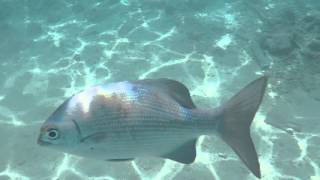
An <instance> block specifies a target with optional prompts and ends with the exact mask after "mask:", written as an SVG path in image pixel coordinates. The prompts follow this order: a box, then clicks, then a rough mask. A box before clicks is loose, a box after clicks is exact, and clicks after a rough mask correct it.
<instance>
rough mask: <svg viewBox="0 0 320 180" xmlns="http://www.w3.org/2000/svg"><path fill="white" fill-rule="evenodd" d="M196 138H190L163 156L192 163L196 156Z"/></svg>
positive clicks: (180, 161) (184, 162)
mask: <svg viewBox="0 0 320 180" xmlns="http://www.w3.org/2000/svg"><path fill="white" fill-rule="evenodd" d="M196 142H197V140H196V139H193V140H189V141H187V142H185V143H184V144H182V145H181V146H179V147H178V148H176V149H175V150H173V151H172V152H169V153H167V154H165V155H163V156H162V157H163V158H167V159H171V160H173V161H177V162H179V163H183V164H191V163H193V162H194V160H195V158H196Z"/></svg>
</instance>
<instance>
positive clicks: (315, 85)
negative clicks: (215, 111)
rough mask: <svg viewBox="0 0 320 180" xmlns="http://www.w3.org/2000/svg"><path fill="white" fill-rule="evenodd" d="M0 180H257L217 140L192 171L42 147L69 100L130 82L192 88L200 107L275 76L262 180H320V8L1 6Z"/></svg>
mask: <svg viewBox="0 0 320 180" xmlns="http://www.w3.org/2000/svg"><path fill="white" fill-rule="evenodd" d="M0 40H1V41H0V123H1V126H0V135H1V136H0V139H1V141H0V142H1V144H2V145H1V148H0V179H1V180H2V179H17V180H20V179H21V180H28V179H32V180H33V179H36V180H42V179H43V180H51V179H52V180H55V179H59V180H62V179H66V180H69V179H71V180H73V179H97V180H102V179H110V180H111V179H112V180H113V179H116V180H118V179H120V180H124V179H129V180H131V179H132V180H136V179H143V180H148V179H157V180H160V179H166V180H167V179H173V180H182V179H183V180H194V179H216V180H225V179H227V180H229V179H230V180H233V179H255V177H254V176H253V175H252V174H251V173H250V172H249V171H248V170H247V169H246V167H245V165H244V164H243V163H242V162H241V161H240V160H239V159H238V157H237V156H236V155H235V153H234V152H233V151H232V150H231V149H230V148H229V147H228V146H227V145H226V144H224V143H223V142H222V140H221V139H219V138H218V137H207V136H203V137H201V138H200V139H199V140H198V144H197V158H196V162H195V163H194V164H192V165H188V166H184V165H182V164H179V163H176V162H173V161H170V160H164V159H159V158H150V159H149V158H148V159H137V160H135V161H133V162H122V163H119V162H118V163H115V162H104V161H96V160H91V159H84V158H80V157H76V156H72V155H69V154H63V153H61V152H57V151H53V150H51V149H47V148H42V147H40V146H38V145H37V144H36V139H37V135H38V133H39V128H40V126H41V124H42V122H43V121H44V120H45V119H46V118H47V117H48V116H49V115H50V114H51V113H52V112H53V111H54V110H55V108H57V106H58V105H59V104H60V103H62V102H63V101H64V100H65V99H66V98H67V97H69V96H71V95H72V94H74V93H76V92H79V91H80V90H82V89H85V88H86V87H89V86H92V85H95V84H100V83H105V82H115V81H121V80H135V79H144V78H160V77H167V78H171V79H175V80H178V81H181V82H183V83H184V84H185V85H186V86H187V87H188V88H189V89H190V92H191V95H192V98H193V99H194V101H195V103H196V104H197V105H198V106H206V107H207V106H208V107H214V106H217V105H219V104H222V103H223V102H224V101H226V100H227V99H228V98H230V97H231V96H232V95H233V94H234V93H236V92H238V91H239V90H240V89H241V88H242V87H243V86H244V85H246V84H247V83H248V82H250V81H251V80H253V79H256V78H257V77H259V76H261V75H263V74H266V75H268V76H269V77H270V79H269V85H268V89H267V92H266V96H265V98H264V101H263V104H262V105H261V108H260V110H259V112H258V113H257V115H256V117H255V120H254V123H253V125H252V126H251V134H252V136H253V139H254V143H255V145H256V149H257V152H258V155H259V160H260V165H261V173H262V179H288V180H289V179H290V180H291V179H296V180H300V179H312V180H319V179H320V153H319V147H320V146H319V144H320V112H319V107H320V98H319V94H320V1H315V0H314V1H311V0H306V1H303V0H294V1H275V0H264V1H258V0H252V1H249V0H238V1H227V0H225V1H222V0H220V1H209V0H202V1H200V0H198V1H196V0H175V1H170V0H131V1H130V0H122V1H117V0H109V1H90V2H87V1H86V2H85V1H81V2H80V1H72V0H66V1H61V0H56V1H49V0H48V1H40V0H34V1H31V0H29V1H28V0H24V1H18V0H12V1H7V0H1V1H0Z"/></svg>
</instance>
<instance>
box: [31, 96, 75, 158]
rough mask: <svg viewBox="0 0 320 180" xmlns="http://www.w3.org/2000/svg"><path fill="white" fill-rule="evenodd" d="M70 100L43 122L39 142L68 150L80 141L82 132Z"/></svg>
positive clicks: (42, 144)
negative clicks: (76, 121) (78, 128)
mask: <svg viewBox="0 0 320 180" xmlns="http://www.w3.org/2000/svg"><path fill="white" fill-rule="evenodd" d="M69 102H70V99H69V100H66V101H65V102H64V103H63V104H61V105H60V106H59V107H58V108H57V109H56V111H54V112H53V113H52V114H51V115H50V116H49V118H48V119H47V120H46V121H45V122H44V123H43V124H42V126H41V128H40V133H39V136H38V141H37V143H38V144H39V145H41V146H46V147H50V148H54V149H58V150H61V151H64V152H68V151H70V150H71V149H73V148H75V147H76V146H75V145H76V144H78V143H79V142H80V138H81V137H80V134H79V131H78V130H77V124H75V121H74V116H73V114H74V113H72V111H74V109H71V108H70V107H69Z"/></svg>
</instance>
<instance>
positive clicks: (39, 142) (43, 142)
mask: <svg viewBox="0 0 320 180" xmlns="http://www.w3.org/2000/svg"><path fill="white" fill-rule="evenodd" d="M37 144H39V145H40V146H46V145H51V143H50V142H47V141H43V140H42V139H41V136H39V137H38V140H37Z"/></svg>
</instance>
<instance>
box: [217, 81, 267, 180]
mask: <svg viewBox="0 0 320 180" xmlns="http://www.w3.org/2000/svg"><path fill="white" fill-rule="evenodd" d="M266 85H267V77H265V76H264V77H261V78H259V79H257V80H255V81H253V82H251V83H250V84H248V85H247V86H246V87H244V88H243V89H242V90H241V91H240V92H239V93H238V94H236V95H235V96H233V97H232V98H231V99H230V100H229V101H228V102H227V103H226V104H225V105H223V107H222V112H223V115H222V116H223V118H222V120H221V121H220V122H219V124H218V131H219V134H220V135H221V137H222V139H223V140H224V141H225V142H226V143H227V144H228V145H229V146H231V148H232V149H233V150H234V151H235V153H236V154H237V155H238V156H239V157H240V159H241V160H242V161H243V162H244V164H245V165H246V166H247V167H248V168H249V169H250V170H251V172H252V173H253V174H254V175H255V176H256V177H258V178H261V173H260V165H259V161H258V156H257V152H256V150H255V147H254V144H253V141H252V139H251V136H250V125H251V122H252V120H253V118H254V116H255V114H256V112H257V110H258V108H259V105H260V103H261V101H262V98H263V95H264V92H265V88H266Z"/></svg>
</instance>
